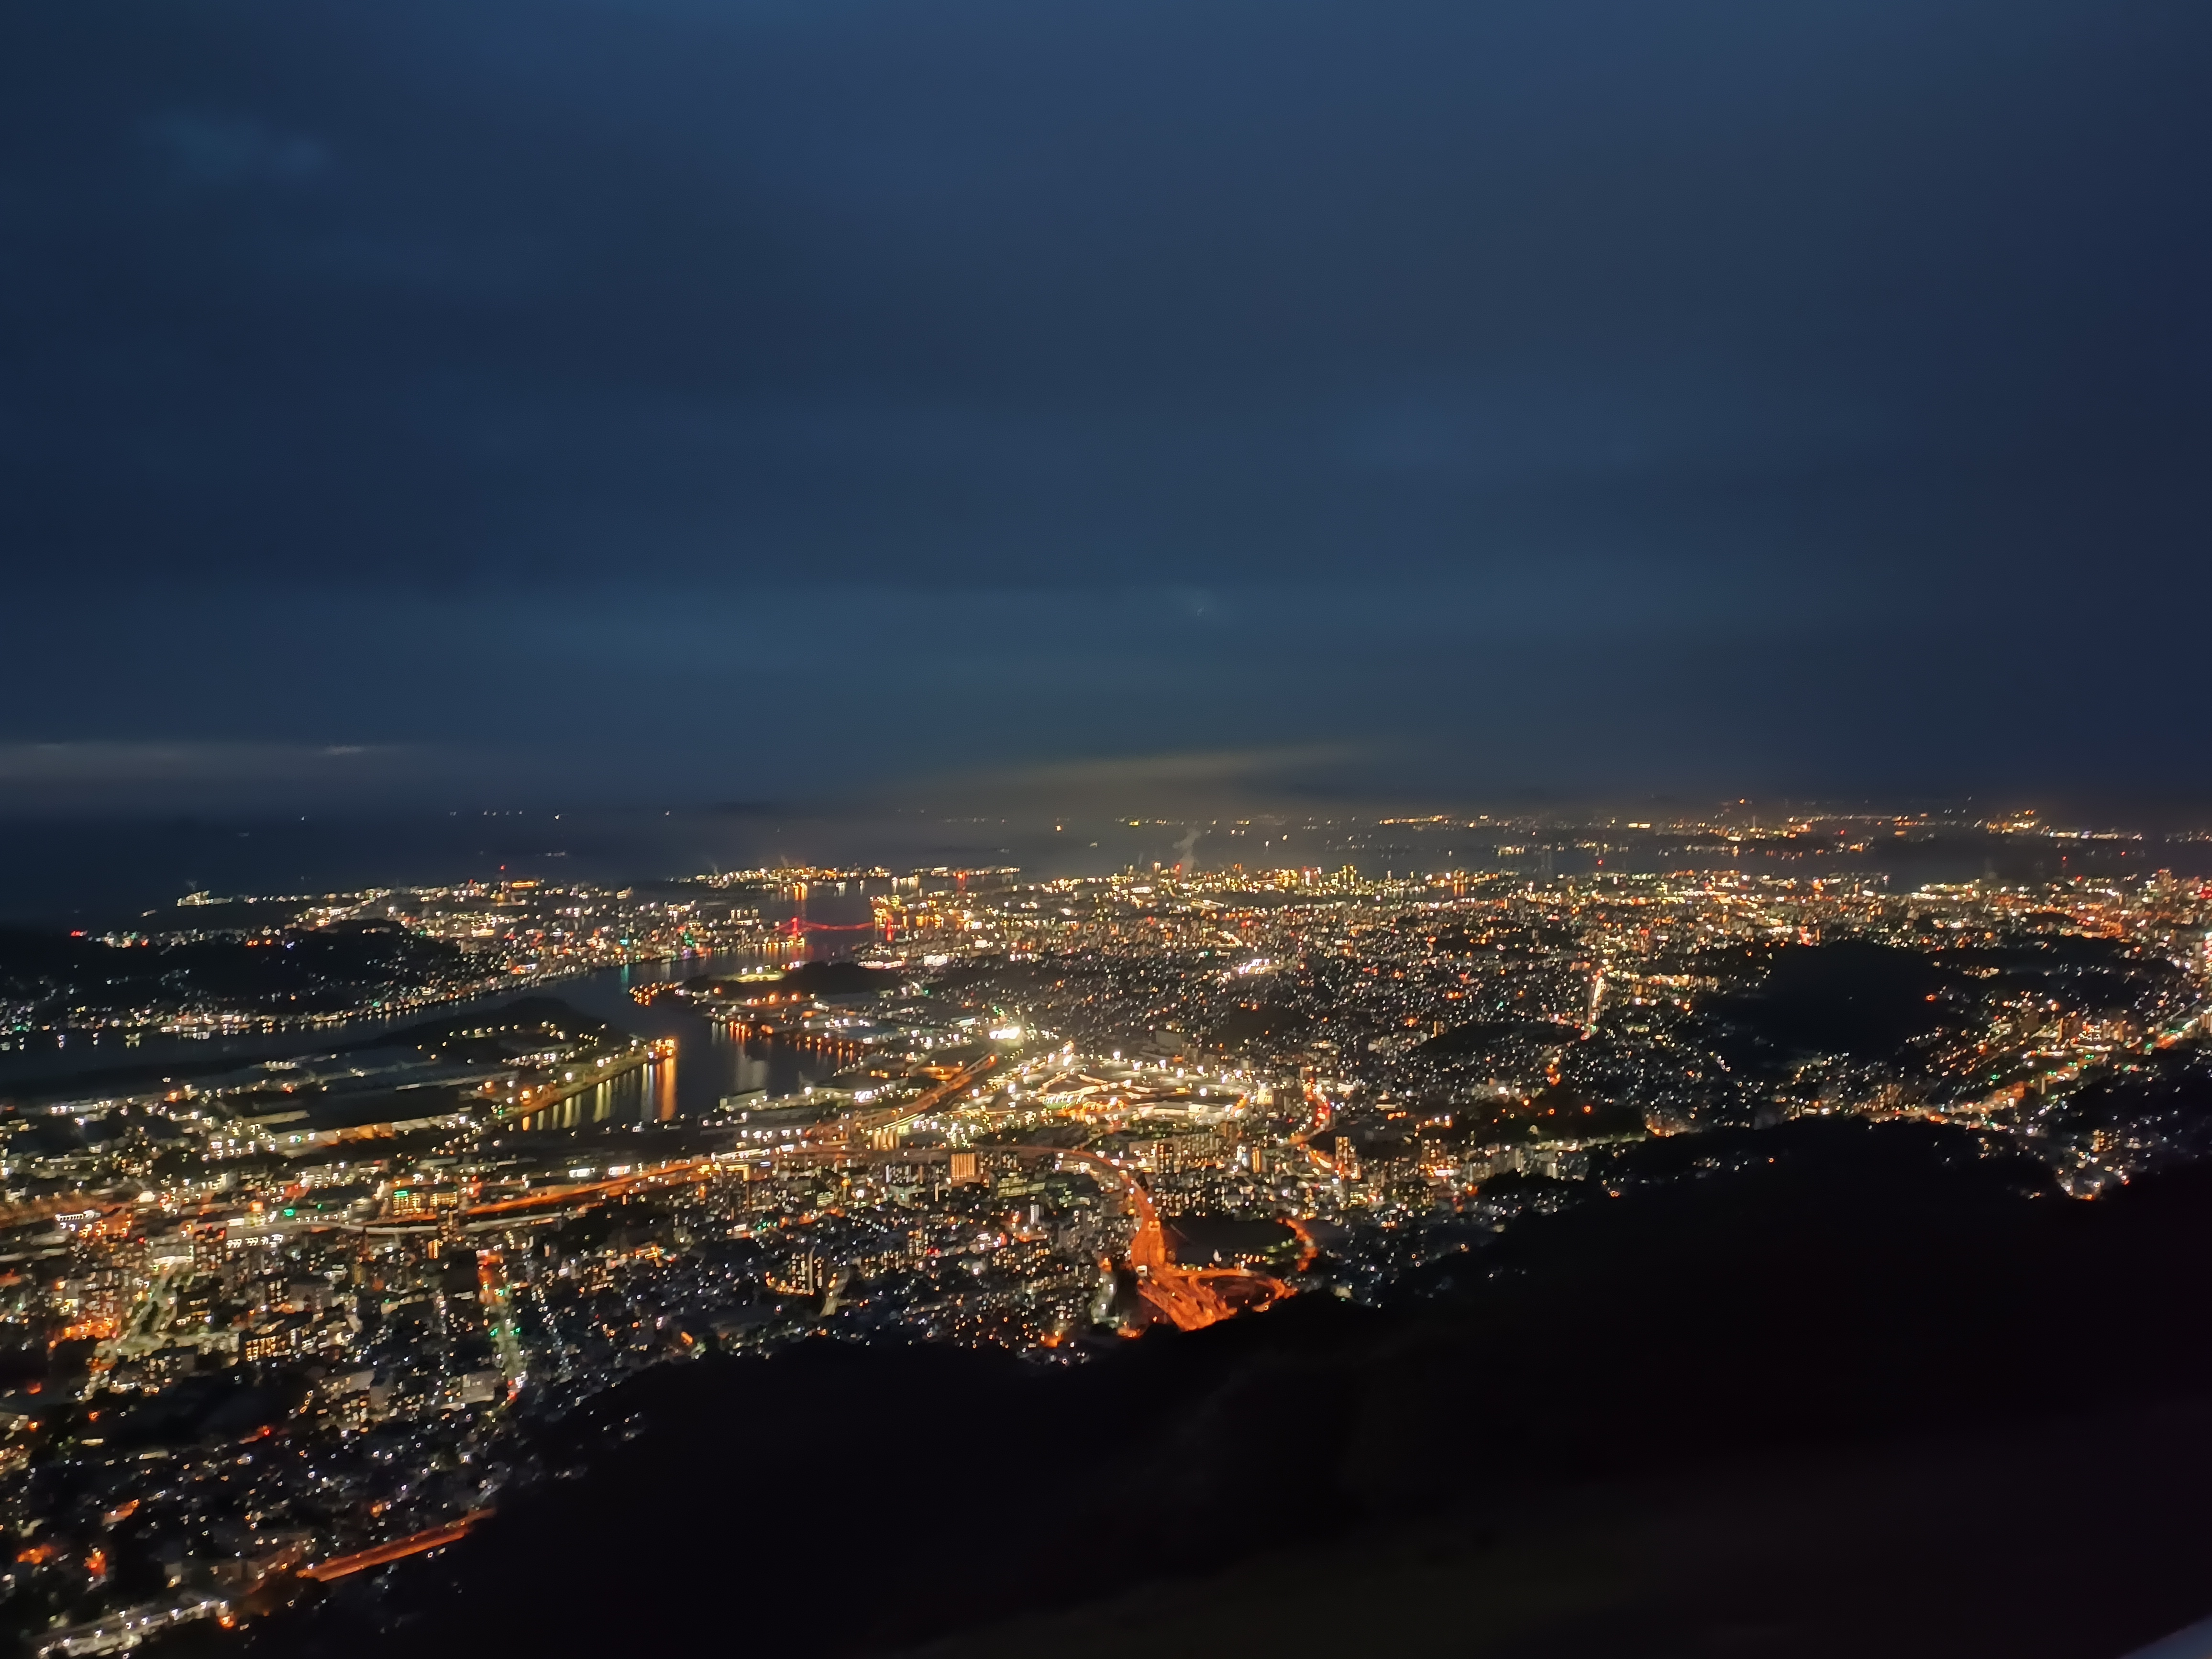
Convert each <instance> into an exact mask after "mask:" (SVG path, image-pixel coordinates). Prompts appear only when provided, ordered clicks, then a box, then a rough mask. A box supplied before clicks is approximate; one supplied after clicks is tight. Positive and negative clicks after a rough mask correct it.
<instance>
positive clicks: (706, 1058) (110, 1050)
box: [0, 951, 836, 1120]
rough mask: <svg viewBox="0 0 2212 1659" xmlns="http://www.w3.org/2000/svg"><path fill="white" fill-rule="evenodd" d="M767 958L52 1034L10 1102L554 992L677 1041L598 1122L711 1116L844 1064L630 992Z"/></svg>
mask: <svg viewBox="0 0 2212 1659" xmlns="http://www.w3.org/2000/svg"><path fill="white" fill-rule="evenodd" d="M767 962H768V959H767V958H766V957H763V956H762V955H761V954H759V953H758V952H743V951H732V952H720V953H714V954H703V953H702V954H700V955H696V956H690V957H680V958H678V959H676V960H673V961H668V962H643V963H632V964H631V965H629V966H628V967H624V968H609V969H602V970H600V971H599V972H597V973H592V974H580V975H577V976H576V977H574V978H573V979H562V980H555V981H550V982H548V983H545V984H543V985H538V986H532V987H527V988H526V989H522V990H519V991H514V992H511V993H507V994H503V995H501V996H496V997H487V998H484V999H483V1000H481V1001H477V1002H471V1003H456V1004H453V1005H451V1006H448V1007H446V1008H442V1009H423V1010H419V1011H417V1012H414V1013H410V1014H408V1015H405V1016H404V1017H402V1018H398V1019H374V1020H367V1019H365V1020H352V1021H349V1022H347V1023H346V1024H342V1025H331V1026H325V1027H323V1028H321V1029H320V1030H312V1031H283V1032H276V1033H258V1032H257V1033H252V1034H250V1035H240V1036H222V1037H209V1038H205V1039H195V1038H191V1037H176V1036H161V1035H158V1034H149V1035H147V1036H143V1037H142V1038H140V1039H139V1040H138V1041H137V1042H130V1041H128V1040H126V1039H125V1037H124V1036H119V1035H117V1034H114V1033H109V1034H107V1035H106V1036H103V1037H99V1038H95V1037H94V1036H92V1035H91V1034H89V1033H86V1032H70V1033H69V1034H67V1035H66V1036H51V1035H40V1036H34V1037H33V1038H31V1039H29V1040H28V1041H27V1042H26V1044H25V1046H23V1047H20V1048H15V1049H13V1050H12V1051H9V1052H7V1053H4V1054H0V1101H18V1102H22V1103H29V1102H32V1101H57V1100H67V1099H92V1098H98V1097H102V1096H108V1095H122V1094H136V1093H143V1092H146V1091H150V1090H152V1089H153V1088H155V1086H157V1085H159V1084H160V1083H161V1081H162V1080H163V1079H165V1078H168V1077H175V1078H179V1079H182V1078H185V1077H205V1076H209V1075H211V1074H213V1073H218V1072H222V1071H228V1070H230V1069H232V1068H234V1067H236V1066H247V1065H252V1063H254V1062H255V1061H257V1060H283V1059H287V1058H290V1057H294V1056H297V1055H301V1054H329V1053H331V1051H333V1050H335V1049H338V1048H348V1047H353V1046H357V1045H359V1044H362V1043H364V1042H370V1041H373V1040H374V1039H375V1038H376V1037H378V1036H385V1035H388V1034H389V1033H392V1032H394V1031H398V1030H404V1029H405V1028H407V1027H408V1026H410V1025H415V1024H422V1022H423V1021H425V1020H431V1019H437V1018H444V1017H446V1016H447V1015H449V1014H452V1013H457V1012H462V1011H464V1010H466V1009H473V1008H484V1009H490V1008H495V1007H498V1006H501V1005H502V1004H505V1003H508V1002H513V1001H514V1000H517V999H518V998H520V997H525V996H549V997H556V998H558V999H559V1000H562V1001H563V1002H565V1003H568V1005H570V1006H572V1007H574V1008H576V1009H578V1010H580V1012H584V1013H586V1014H589V1015H591V1016H592V1017H593V1018H598V1019H603V1020H605V1021H606V1022H607V1023H608V1024H611V1025H614V1026H617V1027H619V1028H620V1029H621V1030H625V1031H629V1032H632V1033H634V1034H635V1035H636V1036H642V1037H652V1038H660V1037H673V1038H674V1039H675V1040H676V1058H675V1060H674V1062H673V1066H672V1069H673V1072H674V1079H673V1083H672V1085H671V1081H670V1079H669V1078H668V1075H667V1066H668V1063H667V1062H660V1063H657V1064H656V1065H655V1066H654V1067H653V1073H654V1074H653V1076H652V1077H651V1078H649V1079H647V1078H642V1077H640V1076H639V1075H637V1074H635V1073H632V1074H631V1075H630V1076H629V1077H627V1078H623V1079H617V1080H616V1081H615V1082H613V1083H611V1084H606V1085H601V1087H600V1089H599V1090H597V1091H593V1094H594V1095H601V1094H604V1095H605V1099H602V1100H589V1099H585V1100H584V1104H583V1105H582V1107H581V1108H580V1109H581V1110H582V1112H583V1115H584V1117H585V1118H586V1120H591V1119H604V1118H605V1117H607V1116H608V1115H616V1116H629V1115H632V1114H633V1113H641V1114H643V1115H652V1116H663V1115H667V1114H668V1111H669V1108H670V1106H671V1103H672V1106H673V1110H674V1114H675V1115H678V1116H680V1117H703V1116H705V1115H707V1114H708V1113H710V1112H712V1111H713V1110H714V1109H715V1106H716V1105H717V1104H718V1103H720V1100H721V1097H723V1096H725V1095H731V1094H737V1093H740V1092H742V1091H746V1090H750V1089H765V1090H767V1091H768V1092H769V1094H771V1095H783V1094H793V1093H796V1092H797V1091H799V1090H800V1089H801V1088H803V1087H805V1085H807V1084H809V1083H816V1082H819V1081H821V1080H822V1079H823V1078H825V1077H828V1076H829V1075H830V1074H831V1073H833V1072H835V1071H836V1062H835V1061H834V1060H829V1058H827V1057H825V1056H823V1055H818V1054H811V1053H808V1052H805V1051H803V1050H800V1049H797V1048H791V1047H789V1046H788V1045H787V1044H783V1043H771V1042H763V1041H761V1040H759V1039H754V1040H753V1041H750V1042H741V1041H738V1040H734V1039H732V1036H730V1033H729V1029H728V1027H726V1025H723V1024H720V1022H717V1021H714V1020H710V1019H707V1018H702V1016H701V1015H699V1014H696V1013H695V1012H692V1011H691V1009H690V1007H689V1006H687V1005H686V1004H685V1003H684V1001H683V1000H680V999H678V998H676V997H661V998H659V999H656V1000H654V1001H653V1002H651V1003H648V1004H640V1003H639V1002H638V1001H636V1000H635V999H634V998H633V997H632V996H631V995H630V991H631V988H632V987H635V986H641V985H649V984H653V983H655V982H658V981H666V980H671V979H688V978H690V977H693V976H695V975H702V974H734V973H739V972H743V971H744V970H746V969H757V968H760V967H762V966H764V965H766V964H767ZM583 1098H584V1097H580V1099H583Z"/></svg>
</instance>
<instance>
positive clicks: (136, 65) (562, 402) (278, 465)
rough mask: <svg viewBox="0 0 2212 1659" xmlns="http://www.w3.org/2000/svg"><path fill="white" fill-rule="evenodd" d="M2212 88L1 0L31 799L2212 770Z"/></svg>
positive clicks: (2005, 3)
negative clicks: (1127, 780)
mask: <svg viewBox="0 0 2212 1659" xmlns="http://www.w3.org/2000/svg"><path fill="white" fill-rule="evenodd" d="M2208 85H2212V9H2208V8H2206V7H2205V6H2203V4H2202V3H2201V0H2175V3H2160V0H2144V3H2131V4H2127V5H2122V6H2115V5H2112V4H2110V3H2108V0H2106V3H2098V0H2078V3H2072V0H2069V3H2051V0H1802V3H1795V4H1790V5H1775V4H1771V3H1765V0H1761V3H1751V0H1741V3H1724V0H1684V3H1680V4H1669V5H1652V4H1650V3H1645V0H1513V3H1495V0H1436V3H1431V0H1357V3H1353V0H1331V3H1316V0H1264V3H1263V0H1174V3H1159V0H1111V3H1108V0H1098V3H1090V0H1083V3H1078V0H805V3H799V0H529V3H527V4H524V3H519V0H459V3H457V0H435V3H428V0H379V3H376V4H374V5H369V4H360V3H355V4H343V5H341V4H334V3H328V0H161V3H154V0H125V3H117V0H70V3H66V4H64V3H59V0H52V3H27V4H21V5H16V6H14V7H10V8H9V9H8V10H7V13H6V15H5V17H4V18H3V19H0V545H4V549H5V556H6V565H7V569H8V573H9V574H8V581H7V584H6V592H7V599H6V601H5V602H6V604H7V605H8V607H9V611H11V612H12V613H13V618H12V621H11V625H10V627H9V630H8V634H9V647H8V651H7V654H6V658H5V662H6V669H5V671H6V674H7V695H6V696H5V698H4V699H0V792H4V793H6V794H7V796H8V797H9V799H12V800H13V801H15V802H16V803H18V804H21V803H35V802H40V801H51V800H54V799H95V798H96V799H99V800H100V801H102V802H105V803H106V804H108V805H126V806H127V805H132V804H133V803H137V804H145V803H149V802H155V801H159V800H167V799H171V798H173V797H174V796H176V795H177V793H178V792H179V791H180V790H186V791H188V790H191V789H198V790H200V791H202V792H203V793H207V792H212V793H213V794H214V795H215V796H216V797H221V796H222V795H224V794H225V793H226V792H228V793H236V794H238V795H239V796H240V798H243V797H244V796H245V795H247V794H256V793H258V795H260V796H269V795H270V793H271V792H275V793H276V794H282V793H284V792H285V791H293V792H296V793H301V795H302V796H303V798H304V797H305V796H307V795H314V796H316V797H317V798H318V799H320V798H324V797H328V796H331V795H337V796H339V797H343V796H345V795H347V793H348V792H352V793H353V794H355V795H356V796H361V797H363V798H370V797H373V798H375V799H382V800H393V799H410V800H414V799H419V800H421V801H423V802H435V803H438V804H441V805H442V804H445V803H447V802H448V801H453V802H459V803H462V804H465V805H483V804H486V803H493V802H496V801H505V800H509V799H512V800H515V801H521V800H524V799H532V800H534V799H544V798H548V797H552V798H559V799H607V800H611V799H632V798H635V797H638V796H639V795H641V793H642V794H651V795H653V798H654V799H670V800H673V801H677V802H678V803H681V802H684V801H712V800H726V799H797V798H800V797H822V796H824V795H827V794H830V793H836V792H837V791H839V790H843V789H849V788H851V787H854V784H855V782H856V781H860V780H872V781H891V782H894V783H896V782H897V781H900V780H912V779H928V778H936V779H943V778H946V777H959V776H975V775H992V776H1000V775H1008V776H1012V775H1022V774H1024V772H1033V771H1035V770H1036V769H1057V770H1054V771H1051V772H1050V773H1049V775H1068V774H1067V769H1076V770H1077V771H1080V769H1083V768H1085V767H1102V768H1106V769H1109V771H1110V770H1111V769H1115V768H1121V769H1127V768H1132V767H1133V768H1136V769H1139V771H1141V770H1142V769H1144V768H1145V767H1146V766H1152V767H1155V768H1157V769H1162V770H1161V771H1160V773H1159V775H1162V776H1166V777H1174V776H1178V775H1185V774H1187V773H1188V770H1189V769H1191V768H1192V767H1193V766H1194V765H1195V766H1196V767H1197V768H1198V769H1199V770H1200V771H1205V770H1206V769H1208V768H1209V767H1212V765H1213V764H1214V763H1213V762H1212V761H1211V760H1208V759H1206V757H1225V758H1224V759H1223V760H1222V761H1221V762H1220V765H1221V766H1222V767H1223V768H1224V769H1226V770H1228V771H1231V772H1234V773H1237V775H1249V776H1254V777H1259V776H1266V775H1279V777H1281V778H1284V779H1293V780H1296V781H1297V782H1298V784H1299V787H1315V788H1334V789H1340V790H1358V791H1366V792H1370V793H1393V792H1395V793H1401V794H1403V793H1409V792H1410V793H1421V792H1431V793H1437V794H1439V795H1440V796H1443V795H1449V796H1451V797H1455V798H1467V797H1473V796H1478V795H1480V794H1483V793H1486V792H1489V791H1493V790H1498V789H1508V788H1514V787H1529V786H1542V787H1565V788H1577V789H1589V790H1606V789H1617V788H1623V787H1660V786H1668V787H1691V788H1705V787H1717V788H1723V787H1724V788H1731V789H1733V788H1738V787H1753V788H1775V789H1796V790H1799V791H1806V790H1819V789H1858V788H1887V787H1911V788H1916V789H1929V788H1934V789H1952V788H1972V787H1988V786H1990V785H1991V784H1997V785H2033V786H2037V787H2042V786H2052V787H2056V786H2058V785H2064V786H2066V787H2100V786H2103V785H2106V784H2113V785H2126V786H2128V787H2134V788H2142V787H2155V788H2161V789H2171V790H2190V789H2194V788H2197V787H2198V781H2199V780H2200V779H2201V778H2202V777H2203V773H2204V766H2205V763H2206V762H2207V760H2208V759H2209V758H2212V744H2208V741H2207V738H2206V735H2205V732H2206V729H2207V723H2206V721H2205V720H2204V718H2203V696H2202V685H2203V676H2204V672H2205V669H2206V666H2207V656H2206V652H2205V649H2204V647H2203V633H2204V622H2203V618H2204V615H2205V597H2206V589H2207V581H2206V572H2207V568H2208V560H2207V558H2206V549H2205V541H2206V535H2205V532H2206V524H2207V507H2208V506H2212V488H2208V482H2212V481H2208V477H2207V457H2208V448H2207V443H2208V438H2209V437H2212V419H2209V418H2208V417H2212V381H2209V380H2208V370H2212V324H2209V323H2208V320H2207V295H2212V218H2209V217H2208V204H2212V98H2208V97H2207V96H2206V95H2205V88H2207V86H2208ZM1178 769H1181V770H1178ZM88 792H89V793H88Z"/></svg>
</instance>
